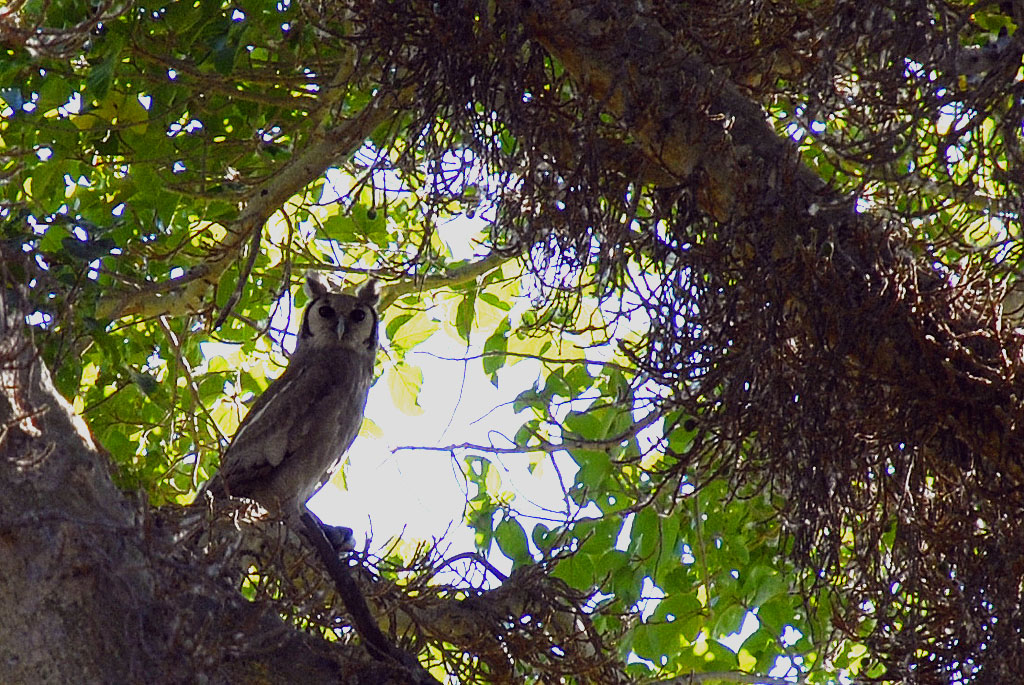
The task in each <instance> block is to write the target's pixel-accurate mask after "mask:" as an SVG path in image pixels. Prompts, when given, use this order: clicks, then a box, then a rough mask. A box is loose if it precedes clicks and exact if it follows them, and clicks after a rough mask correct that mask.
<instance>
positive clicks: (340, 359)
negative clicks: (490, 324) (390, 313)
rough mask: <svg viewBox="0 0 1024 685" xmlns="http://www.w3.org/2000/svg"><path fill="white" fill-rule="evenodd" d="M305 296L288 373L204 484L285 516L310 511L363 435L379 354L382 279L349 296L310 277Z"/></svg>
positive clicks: (253, 412)
mask: <svg viewBox="0 0 1024 685" xmlns="http://www.w3.org/2000/svg"><path fill="white" fill-rule="evenodd" d="M306 292H307V294H308V295H309V298H310V299H309V303H308V304H307V305H306V308H305V310H304V311H303V313H302V326H301V328H300V329H299V335H298V342H297V343H296V346H295V352H294V353H293V354H292V356H291V359H290V360H289V362H288V368H287V369H285V372H284V373H283V374H281V376H280V377H279V378H277V380H275V381H273V382H272V383H271V384H270V386H269V387H267V389H266V391H265V392H264V393H263V394H262V395H260V396H259V398H257V400H256V401H255V402H254V403H253V405H252V408H251V409H249V413H248V414H246V416H245V419H244V420H243V421H242V423H241V425H240V426H239V427H238V430H237V431H236V432H235V435H234V437H233V438H232V440H231V444H230V445H228V448H227V450H226V451H225V453H224V456H223V457H222V459H221V464H220V470H219V471H218V472H217V473H216V474H214V476H213V478H211V479H210V480H209V482H208V483H207V484H206V487H205V491H208V492H210V493H212V494H213V495H214V496H215V497H216V496H218V495H219V496H223V495H225V494H226V495H231V496H235V497H247V498H250V499H254V500H256V501H257V502H259V503H260V504H261V505H263V506H264V507H265V508H266V509H267V510H269V511H276V512H278V513H280V514H281V515H282V516H283V517H284V518H292V517H293V516H295V515H300V516H301V515H302V514H303V513H305V511H306V509H305V503H306V500H308V499H309V498H310V497H312V496H313V494H314V493H315V492H316V491H317V490H319V489H320V488H321V487H322V486H323V485H324V483H326V482H327V481H328V480H329V479H330V477H331V475H332V474H333V472H334V471H335V470H336V469H337V467H338V465H339V464H340V462H341V457H342V455H343V454H344V453H345V451H346V450H347V449H348V448H349V446H350V445H351V444H352V441H353V440H354V439H355V437H356V434H357V433H358V432H359V426H360V424H361V423H362V420H363V410H364V409H365V407H366V395H367V393H368V391H369V389H370V383H371V382H372V380H373V364H374V359H375V357H376V355H377V321H378V316H377V310H376V308H375V307H376V304H377V302H378V300H379V299H380V296H379V294H378V291H377V282H376V280H371V281H369V282H368V283H366V284H365V285H363V286H362V287H361V288H360V289H359V290H358V291H357V292H356V294H355V295H347V294H342V293H335V292H330V291H329V290H328V289H327V286H326V285H325V284H324V283H323V282H322V281H320V280H319V279H318V278H317V277H316V275H315V274H312V273H311V274H307V276H306Z"/></svg>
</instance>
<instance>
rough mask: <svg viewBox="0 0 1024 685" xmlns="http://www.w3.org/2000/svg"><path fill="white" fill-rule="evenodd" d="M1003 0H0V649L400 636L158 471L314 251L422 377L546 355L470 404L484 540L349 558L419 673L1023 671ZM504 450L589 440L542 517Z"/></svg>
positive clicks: (539, 457) (285, 650)
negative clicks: (470, 240)
mask: <svg viewBox="0 0 1024 685" xmlns="http://www.w3.org/2000/svg"><path fill="white" fill-rule="evenodd" d="M1020 12H1021V10H1020V9H1019V8H1018V7H1017V5H1016V3H991V4H987V5H984V6H982V7H972V6H971V4H970V3H956V2H948V3H938V2H917V3H912V2H902V1H900V0H887V1H886V2H878V3H862V2H852V1H848V0H839V1H837V2H828V3H825V2H821V3H819V2H778V3H773V4H762V3H739V2H736V3H730V2H716V3H675V4H673V3H640V4H637V3H613V2H602V1H600V0H596V1H594V2H582V3H581V2H566V1H564V0H541V1H534V2H507V3H493V2H487V1H486V0H477V1H474V0H465V1H459V2H449V3H428V2H419V1H417V0H395V1H389V2H383V1H373V0H371V1H367V2H359V3H344V2H333V3H314V2H308V1H307V0H301V1H292V2H282V3H279V4H277V5H273V6H272V5H270V4H267V3H262V2H253V1H246V2H238V3H233V4H227V3H219V2H206V1H203V2H198V3H173V2H163V3H161V2H135V3H125V4H117V3H113V2H104V3H98V4H95V3H76V2H51V3H27V2H20V3H19V2H15V3H13V4H11V5H9V6H8V7H7V8H6V9H4V10H2V14H0V18H2V21H3V23H2V34H0V35H2V37H3V43H4V55H5V59H4V62H3V64H2V65H0V74H2V76H0V83H2V85H3V90H2V91H0V97H2V98H3V102H4V103H5V108H4V109H3V111H2V113H0V114H2V116H3V119H2V121H0V136H2V139H3V150H4V152H3V160H4V161H3V164H4V166H3V178H4V184H3V185H2V186H0V187H2V193H3V194H2V199H0V202H2V205H0V219H2V221H3V243H2V250H3V255H4V260H3V279H4V285H5V289H4V291H3V296H4V300H3V304H4V315H5V320H4V331H3V333H4V338H3V345H4V346H3V348H2V350H0V357H2V359H3V376H4V381H3V383H2V387H3V393H4V394H3V397H4V402H3V403H0V406H2V414H0V416H2V418H3V423H2V425H3V429H2V430H0V450H2V451H3V457H4V458H3V460H2V462H0V463H2V466H0V468H2V469H3V475H2V479H3V483H4V487H3V488H2V489H0V493H2V494H0V497H2V502H3V506H2V507H0V512H2V513H0V530H2V531H3V537H2V540H3V544H4V546H5V548H6V549H5V553H4V554H3V555H2V556H0V559H2V562H0V563H2V564H3V566H2V568H0V577H3V578H4V584H5V589H6V595H7V597H8V598H12V597H13V598H15V601H8V602H5V605H4V614H3V616H4V620H3V621H0V626H3V629H2V630H3V636H2V637H3V639H0V645H2V647H0V652H2V656H3V660H2V662H0V663H3V664H5V666H4V667H3V668H4V670H5V680H9V681H11V682H41V681H61V682H67V681H69V680H75V679H82V678H85V679H88V680H95V681H123V680H126V679H128V680H141V679H142V678H143V677H145V678H146V679H147V680H153V679H154V678H155V679H157V680H166V681H175V680H190V681H191V680H192V679H193V678H194V677H195V674H197V673H202V674H205V677H206V678H208V679H209V680H211V681H214V682H239V681H249V680H259V681H267V682H295V681H303V682H306V681H309V682H319V681H325V682H327V681H333V680H340V679H341V678H342V677H346V678H349V679H358V680H360V682H389V681H394V682H405V681H406V680H407V679H409V678H411V677H413V676H411V675H410V673H411V671H410V670H409V669H408V668H407V666H408V665H407V664H402V663H398V662H397V661H395V660H393V659H390V658H383V659H377V660H374V659H372V658H370V657H369V656H367V653H366V652H364V651H363V650H362V649H361V648H360V645H361V644H365V639H366V635H365V633H363V634H360V632H359V631H358V630H356V631H353V630H351V629H350V625H351V623H350V619H349V614H348V613H346V611H345V609H344V608H343V606H342V604H341V602H339V601H338V599H337V595H336V594H335V592H334V590H333V589H331V586H330V583H329V581H328V580H327V579H326V577H325V576H324V573H323V571H322V570H321V567H320V565H319V564H318V563H317V562H316V560H315V559H311V558H310V555H309V552H308V548H307V547H306V546H305V545H304V543H302V542H300V541H297V540H294V539H293V538H292V537H291V536H289V535H288V533H287V531H282V530H281V529H280V527H279V526H276V525H275V524H274V523H273V522H272V521H266V520H261V519H258V518H255V519H254V518H253V517H251V516H249V512H248V510H247V508H246V506H245V505H244V503H241V504H240V503H237V502H232V503H228V504H226V505H224V506H225V507H226V508H227V509H228V510H229V511H225V510H224V509H221V508H219V509H217V510H214V511H210V512H207V511H205V510H201V509H199V508H191V509H189V508H183V507H182V506H181V505H183V504H185V503H187V502H189V501H190V500H191V499H192V495H193V493H194V491H195V488H196V486H197V484H198V483H199V482H201V481H202V480H203V479H205V478H206V477H207V476H208V475H209V474H210V473H211V472H212V470H213V469H214V468H215V465H216V461H217V455H218V453H219V451H220V450H221V449H222V447H223V446H224V445H225V444H226V439H227V436H230V434H231V433H232V431H233V429H234V428H235V427H236V426H237V422H238V416H239V414H240V412H241V411H244V408H243V407H244V400H245V399H246V398H247V397H248V396H249V395H251V394H253V393H258V392H259V390H260V389H261V388H262V387H265V384H266V382H267V379H268V378H270V377H272V376H273V375H274V374H275V373H276V369H275V365H277V364H279V363H280V362H281V360H282V358H283V354H284V352H283V350H285V349H287V344H286V342H287V338H288V335H289V333H288V330H289V328H288V325H289V323H290V320H291V318H292V313H293V311H294V309H293V307H295V306H301V305H302V304H303V302H302V298H301V296H296V297H295V299H294V301H293V299H292V298H291V297H290V296H289V293H292V292H295V288H294V287H293V286H294V284H295V283H296V282H297V280H298V277H299V275H300V274H301V272H302V271H303V270H305V269H307V268H315V269H322V270H325V271H330V272H333V273H335V274H343V275H351V276H356V277H365V276H368V275H371V274H372V275H374V276H377V277H378V278H381V279H382V280H383V281H384V282H385V284H386V291H385V298H384V300H385V302H386V303H387V304H389V305H390V307H389V309H388V310H387V311H386V313H385V317H384V329H385V332H386V336H387V339H388V340H389V341H390V344H389V355H388V359H387V361H382V362H381V373H382V377H383V379H384V381H383V382H385V383H386V384H388V386H389V387H391V388H392V389H393V395H394V397H395V399H396V401H397V402H399V403H400V404H403V405H405V406H406V407H407V408H409V409H413V408H414V407H415V402H416V396H417V393H418V391H419V385H420V383H421V379H422V376H421V375H420V374H419V372H418V370H417V369H416V367H415V364H414V363H413V358H412V357H410V353H411V352H412V351H414V350H415V349H416V347H417V346H418V345H419V344H421V343H422V342H423V341H424V340H426V339H427V337H429V336H430V335H431V334H433V333H434V331H435V330H439V329H444V330H449V331H450V332H451V333H452V335H454V336H456V337H457V338H458V339H461V340H462V341H464V342H465V344H466V345H467V349H469V350H470V351H471V352H473V351H478V352H479V354H478V355H476V357H478V358H479V360H480V362H481V363H482V368H483V370H484V371H485V372H486V373H487V374H489V375H490V377H491V378H492V379H493V382H494V383H495V384H497V385H500V383H501V375H500V373H502V372H503V369H505V368H507V367H509V366H511V365H514V364H515V363H516V362H517V361H519V360H521V359H524V358H528V359H532V360H534V362H535V363H536V367H535V368H538V369H539V370H540V371H539V374H538V378H537V382H536V383H535V384H534V386H533V388H532V389H531V390H528V391H527V392H524V393H522V394H520V395H519V396H518V397H517V398H516V399H515V402H514V406H515V408H516V409H517V411H519V412H521V414H522V416H523V423H522V427H521V429H520V430H519V431H518V432H517V433H516V434H515V435H514V436H511V438H510V440H509V441H508V442H507V443H502V444H485V445H473V444H461V445H453V446H451V448H450V449H451V451H452V453H453V454H454V455H456V456H457V457H458V458H459V459H461V460H463V463H464V464H465V469H466V470H465V473H466V477H467V479H468V480H469V481H470V483H471V484H472V485H473V486H474V487H475V490H476V492H475V493H473V497H471V498H470V499H469V500H468V501H467V522H468V523H469V524H470V525H471V526H472V527H473V528H474V529H475V531H476V534H477V541H478V546H479V550H478V554H477V555H460V556H459V557H458V558H455V559H443V558H441V557H440V553H439V552H437V551H436V550H432V549H429V548H426V547H421V548H418V549H417V550H416V551H415V552H405V553H402V550H401V549H400V548H399V547H394V548H392V549H390V551H386V552H380V553H377V552H374V553H363V554H357V555H355V557H354V558H353V560H352V563H353V569H352V570H353V573H354V578H355V580H356V582H357V584H358V585H359V587H360V588H361V592H362V593H363V594H364V595H365V596H366V597H367V602H368V604H369V606H370V608H371V611H373V612H374V620H376V621H377V622H379V624H380V626H381V628H382V629H383V631H384V633H385V634H386V635H388V637H389V639H391V640H394V641H395V642H396V643H397V644H398V645H399V646H400V647H401V648H402V649H404V650H406V651H407V652H409V653H412V654H415V655H416V656H417V657H418V658H419V661H420V663H422V664H424V665H425V666H427V667H428V668H429V669H430V670H431V672H432V673H433V674H434V675H435V676H436V677H443V676H444V674H451V675H452V676H454V677H457V678H458V679H459V680H460V681H462V682H475V681H481V682H517V681H526V682H556V681H558V680H559V679H561V680H562V681H565V682H626V681H627V680H629V679H634V680H635V679H649V680H662V681H671V682H689V680H687V679H686V678H687V677H690V678H691V679H693V680H694V681H709V680H715V679H717V680H722V681H733V682H772V681H773V679H775V680H777V679H778V678H780V677H782V675H786V676H788V677H790V678H798V679H799V680H801V681H805V682H825V681H829V680H834V679H835V678H837V677H840V676H842V677H846V678H858V679H865V680H868V679H880V680H884V681H901V682H922V683H926V682H927V683H930V682H951V681H952V682H1010V681H1011V680H1012V678H1013V676H1014V674H1017V673H1020V672H1021V671H1022V670H1024V656H1022V654H1024V650H1022V649H1021V639H1022V631H1024V619H1022V616H1021V608H1020V606H1021V603H1020V598H1021V587H1022V582H1024V551H1022V550H1024V529H1022V527H1021V525H1020V523H1019V522H1020V521H1021V519H1022V517H1021V514H1022V510H1024V506H1022V504H1024V500H1022V497H1021V492H1024V490H1022V486H1024V471H1022V467H1021V461H1020V454H1021V453H1022V449H1021V448H1022V444H1021V437H1022V436H1021V430H1022V429H1021V422H1020V420H1019V418H1020V416H1021V404H1020V399H1019V398H1020V397H1021V396H1022V390H1021V380H1020V377H1019V375H1018V372H1019V370H1020V369H1021V364H1022V357H1021V354H1022V340H1024V336H1022V333H1021V330H1022V329H1021V328H1020V327H1018V326H1019V324H1020V316H1019V312H1018V311H1016V307H1017V305H1016V304H1015V303H1016V302H1017V301H1018V300H1019V293H1018V290H1017V282H1018V280H1017V279H1018V273H1019V269H1020V265H1019V263H1018V262H1019V260H1020V259H1021V250H1020V222H1019V208H1020V206H1021V204H1020V201H1021V194H1020V178H1021V176H1020V174H1021V168H1022V166H1021V165H1022V158H1021V154H1022V153H1021V147H1020V138H1021V122H1022V104H1021V102H1022V101H1021V97H1020V94H1019V91H1020V83H1021V77H1020V68H1021V66H1020V65H1021V55H1022V53H1024V47H1022V46H1021V44H1020V42H1019V40H1018V39H1017V37H1016V36H1017V33H1016V30H1017V26H1018V25H1019V23H1020V21H1021V16H1020ZM455 217H464V218H465V217H475V218H476V220H478V222H479V225H480V226H481V229H480V233H479V234H478V235H477V236H475V238H474V239H475V241H476V245H477V249H476V251H475V254H473V255H472V256H471V257H469V258H465V256H464V255H462V256H458V258H457V257H456V255H455V254H454V253H453V251H452V247H451V244H450V242H449V241H448V240H447V239H446V233H445V231H446V226H447V222H449V221H450V220H451V219H453V218H455ZM291 330H294V326H292V329H291ZM214 341H215V342H223V343H230V344H232V345H235V348H234V350H235V351H234V352H231V353H224V352H221V353H218V354H213V353H205V352H204V349H203V345H204V343H207V342H214ZM474 345H475V346H476V347H474ZM225 355H227V356H225ZM474 359H475V358H474ZM51 372H52V382H51V380H50V379H51V375H50V374H51ZM62 396H63V398H67V400H66V401H65V400H64V399H63V398H62ZM83 417H84V419H85V420H86V422H87V423H88V425H89V428H90V429H91V432H92V436H94V437H89V435H88V433H87V432H86V431H85V429H84V424H83V423H82V420H81V418H83ZM101 446H102V447H101ZM501 454H516V455H522V459H524V460H531V462H530V463H531V464H533V463H535V464H537V465H542V464H549V465H555V466H557V465H558V464H559V463H560V462H559V461H558V460H559V459H562V460H563V461H562V462H561V463H563V464H569V463H571V465H572V466H573V470H574V473H573V472H568V473H567V474H562V475H563V476H565V477H566V478H568V479H570V480H571V482H566V483H565V510H564V512H563V513H562V515H561V517H560V518H558V519H557V520H554V521H551V520H549V521H545V522H541V521H536V520H531V519H530V518H528V517H525V516H523V515H521V514H520V513H519V511H518V509H517V502H516V500H515V499H512V498H509V497H508V496H506V494H505V493H503V492H502V491H501V488H500V485H499V484H498V482H497V479H495V478H494V477H493V475H494V473H493V462H494V459H496V458H497V456H499V455H501ZM113 484H116V485H117V486H118V487H117V488H114V487H113ZM135 493H144V497H143V496H136V494H135ZM527 527H529V531H528V530H527ZM499 553H500V555H499ZM488 554H490V555H492V557H491V558H492V559H497V558H499V556H503V557H507V558H508V559H510V560H511V562H512V568H513V571H512V572H511V574H504V573H501V572H500V571H498V569H495V568H494V566H493V564H492V563H491V562H489V561H487V555H488ZM451 569H464V571H465V572H464V573H463V574H462V576H461V577H460V576H456V575H454V574H452V573H451V572H450V571H451ZM239 590H241V592H239ZM749 616H754V617H755V618H756V623H755V624H754V625H756V628H754V629H753V630H752V632H749V634H746V633H745V639H744V641H743V643H742V645H741V646H739V647H738V648H730V647H728V646H727V644H726V642H727V641H726V642H723V641H722V640H723V638H724V637H725V636H727V635H729V634H731V633H734V632H735V631H737V630H738V629H739V628H740V625H741V623H742V622H743V621H744V618H745V617H749ZM43 645H53V647H52V648H50V649H45V648H41V647H42V646H43ZM385 656H386V655H385ZM773 669H775V670H773ZM154 674H156V675H154ZM773 674H779V675H773ZM791 681H792V680H788V681H787V682H791Z"/></svg>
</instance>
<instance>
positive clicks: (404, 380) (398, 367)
mask: <svg viewBox="0 0 1024 685" xmlns="http://www.w3.org/2000/svg"><path fill="white" fill-rule="evenodd" d="M384 375H385V376H386V379H387V385H388V390H389V391H390V392H391V401H392V402H394V403H395V407H396V408H397V409H398V410H399V411H401V412H402V413H403V414H406V415H408V416H419V415H420V414H422V413H423V407H421V406H420V403H419V397H420V390H421V389H422V387H423V371H422V370H421V369H420V367H418V366H413V365H412V364H406V363H399V364H395V365H393V366H391V367H389V368H388V370H387V371H386V372H385V374H384Z"/></svg>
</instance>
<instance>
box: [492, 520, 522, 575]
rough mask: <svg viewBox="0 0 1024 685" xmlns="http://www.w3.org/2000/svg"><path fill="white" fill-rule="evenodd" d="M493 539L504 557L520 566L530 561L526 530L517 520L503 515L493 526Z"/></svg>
mask: <svg viewBox="0 0 1024 685" xmlns="http://www.w3.org/2000/svg"><path fill="white" fill-rule="evenodd" d="M494 541H495V542H497V543H498V549H500V550H501V553H502V554H504V555H505V556H506V557H508V558H509V559H511V560H512V561H513V562H515V565H516V566H521V565H522V564H524V563H527V562H529V561H530V546H529V545H528V544H527V542H526V530H525V529H524V528H523V526H522V524H520V523H519V521H516V520H515V519H514V518H509V517H505V518H503V519H502V521H501V523H499V524H498V525H497V526H495V528H494Z"/></svg>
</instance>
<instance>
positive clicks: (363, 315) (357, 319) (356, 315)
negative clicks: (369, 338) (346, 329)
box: [348, 309, 366, 323]
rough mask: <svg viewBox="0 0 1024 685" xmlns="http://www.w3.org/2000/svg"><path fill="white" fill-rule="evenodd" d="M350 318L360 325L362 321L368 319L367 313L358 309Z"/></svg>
mask: <svg viewBox="0 0 1024 685" xmlns="http://www.w3.org/2000/svg"><path fill="white" fill-rule="evenodd" d="M348 318H350V319H352V321H354V322H355V323H359V322H360V321H362V320H363V319H365V318H366V312H364V311H363V310H362V309H356V310H354V311H353V312H352V313H351V314H349V315H348Z"/></svg>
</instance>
